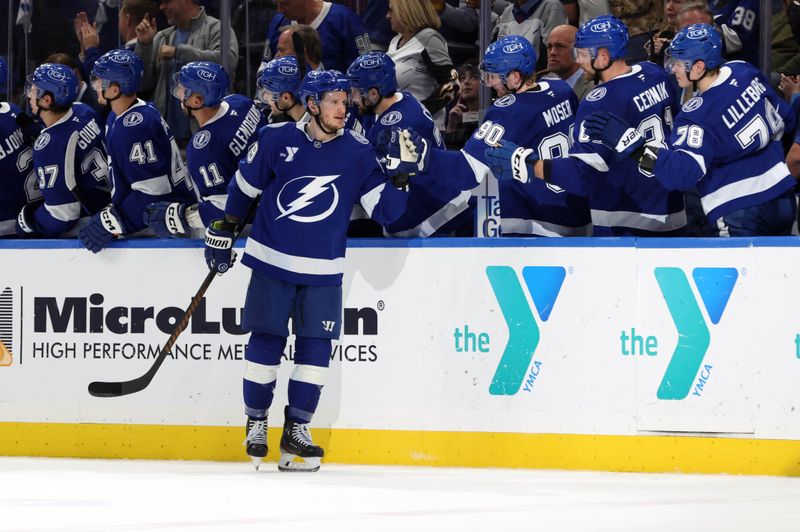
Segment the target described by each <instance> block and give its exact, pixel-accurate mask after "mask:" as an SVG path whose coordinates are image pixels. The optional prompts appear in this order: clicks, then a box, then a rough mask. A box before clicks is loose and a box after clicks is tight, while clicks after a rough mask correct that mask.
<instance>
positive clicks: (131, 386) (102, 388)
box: [89, 270, 217, 397]
mask: <svg viewBox="0 0 800 532" xmlns="http://www.w3.org/2000/svg"><path fill="white" fill-rule="evenodd" d="M216 275H217V272H216V271H214V270H211V271H209V272H208V275H206V278H205V280H203V284H202V285H200V289H199V290H198V291H197V293H196V294H195V295H194V297H193V298H192V302H191V303H190V304H189V307H188V308H187V309H186V312H184V313H183V317H181V319H180V320H179V321H178V323H177V324H175V329H173V331H172V334H171V335H170V337H169V339H168V340H167V343H165V344H164V347H162V348H161V351H160V352H159V353H158V356H157V357H156V361H155V362H154V363H153V366H152V367H151V368H150V369H149V370H147V373H145V374H144V375H142V376H141V377H137V378H135V379H132V380H129V381H125V382H103V381H95V382H90V383H89V393H90V394H91V395H93V396H95V397H121V396H123V395H130V394H132V393H136V392H141V391H142V390H144V389H145V388H147V386H148V385H149V384H150V381H152V380H153V377H155V375H156V372H157V371H158V368H160V367H161V364H163V363H164V360H166V359H167V356H168V355H169V354H170V351H172V346H173V345H174V344H175V341H176V340H177V339H178V336H180V334H181V333H182V332H183V331H184V329H186V327H187V325H189V319H190V318H191V317H192V314H194V311H195V310H196V309H197V307H198V306H199V305H200V302H201V301H202V300H203V296H204V295H205V293H206V290H208V287H209V285H210V284H211V281H212V280H214V277H215V276H216Z"/></svg>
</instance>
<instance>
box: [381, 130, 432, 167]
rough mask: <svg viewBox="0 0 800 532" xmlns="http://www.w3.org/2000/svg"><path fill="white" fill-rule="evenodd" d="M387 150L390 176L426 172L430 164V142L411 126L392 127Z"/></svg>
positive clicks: (387, 165)
mask: <svg viewBox="0 0 800 532" xmlns="http://www.w3.org/2000/svg"><path fill="white" fill-rule="evenodd" d="M386 152H387V153H386V170H387V173H388V174H389V175H390V176H396V175H398V174H409V175H414V174H416V173H417V172H425V171H427V169H428V166H429V164H430V158H431V152H430V148H429V146H428V142H427V141H426V140H425V139H423V138H422V137H420V136H419V134H417V133H416V132H415V131H414V130H413V129H410V128H409V129H400V128H392V133H391V137H390V139H389V146H388V149H387V150H386Z"/></svg>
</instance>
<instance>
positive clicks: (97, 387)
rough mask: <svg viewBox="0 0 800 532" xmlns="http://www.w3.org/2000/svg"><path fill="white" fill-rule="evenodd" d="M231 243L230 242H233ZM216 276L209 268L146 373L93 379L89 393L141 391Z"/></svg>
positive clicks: (249, 215)
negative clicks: (120, 378) (122, 379)
mask: <svg viewBox="0 0 800 532" xmlns="http://www.w3.org/2000/svg"><path fill="white" fill-rule="evenodd" d="M258 203H259V202H258V200H257V199H256V200H253V202H252V203H251V204H250V208H249V209H248V212H247V216H245V217H244V218H243V219H242V220H241V221H240V222H239V225H237V226H236V229H235V230H234V234H233V243H235V242H236V240H237V239H238V237H239V233H241V232H242V230H243V229H244V227H245V225H247V224H248V223H249V222H250V219H251V218H253V216H254V215H255V212H256V208H257V207H258ZM233 243H232V244H233ZM216 276H217V271H216V270H210V271H209V272H208V275H206V278H205V279H204V280H203V284H201V285H200V288H199V289H198V290H197V293H196V294H195V295H194V297H193V298H192V301H191V303H189V307H188V308H187V309H186V312H184V313H183V317H181V319H180V320H178V323H177V324H175V328H174V329H173V330H172V334H171V335H170V337H169V338H168V339H167V343H165V344H164V347H162V348H161V351H160V352H159V353H158V356H157V357H156V361H155V362H154V363H153V365H152V366H151V367H150V369H149V370H147V373H145V374H144V375H142V376H141V377H136V378H135V379H133V380H129V381H125V382H103V381H95V382H90V383H89V393H90V394H91V395H93V396H95V397H120V396H123V395H130V394H132V393H137V392H141V391H142V390H144V389H145V388H147V386H148V385H149V384H150V381H152V380H153V377H155V375H156V373H157V372H158V369H159V368H160V367H161V364H163V363H164V360H166V359H167V355H169V353H170V351H171V350H172V346H173V345H175V342H176V341H177V340H178V336H180V335H181V333H182V332H183V331H184V330H185V329H186V326H187V325H188V324H189V319H190V318H191V317H192V314H194V311H195V310H197V307H199V306H200V303H201V302H202V300H203V296H204V295H205V293H206V290H208V287H209V286H210V285H211V281H213V280H214V277H216Z"/></svg>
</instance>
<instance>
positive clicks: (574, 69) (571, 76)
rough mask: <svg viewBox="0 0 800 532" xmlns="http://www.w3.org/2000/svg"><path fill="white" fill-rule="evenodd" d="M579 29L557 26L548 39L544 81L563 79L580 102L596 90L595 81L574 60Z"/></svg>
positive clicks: (563, 25)
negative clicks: (573, 49)
mask: <svg viewBox="0 0 800 532" xmlns="http://www.w3.org/2000/svg"><path fill="white" fill-rule="evenodd" d="M577 31H578V28H576V27H575V26H570V25H569V24H562V25H561V26H556V27H555V28H553V31H551V32H550V37H549V38H548V39H547V71H546V72H544V73H543V75H542V76H541V78H542V79H563V80H564V81H566V82H567V84H568V85H569V86H570V87H572V90H573V91H575V95H576V96H577V97H578V100H583V97H584V96H586V94H588V93H589V91H591V90H592V89H593V88H594V81H593V80H591V79H589V78H587V77H586V75H585V73H584V71H583V69H582V68H581V66H580V65H579V64H578V63H576V62H575V60H574V59H573V58H572V46H573V45H574V44H575V34H576V33H577Z"/></svg>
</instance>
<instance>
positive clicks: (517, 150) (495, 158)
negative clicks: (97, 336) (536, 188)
mask: <svg viewBox="0 0 800 532" xmlns="http://www.w3.org/2000/svg"><path fill="white" fill-rule="evenodd" d="M483 154H484V155H485V156H486V162H487V163H488V165H489V169H490V170H491V171H492V174H494V176H495V177H496V178H497V179H499V180H501V181H503V180H510V179H516V180H517V181H519V182H520V183H527V182H528V181H530V176H529V175H528V163H533V162H535V161H536V160H538V159H539V157H538V155H537V154H536V151H535V150H532V149H530V148H523V147H522V146H517V145H516V144H514V143H513V142H511V141H510V140H501V141H500V142H499V143H498V144H496V145H495V146H492V147H490V148H487V149H486V150H485V151H484V152H483Z"/></svg>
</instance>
